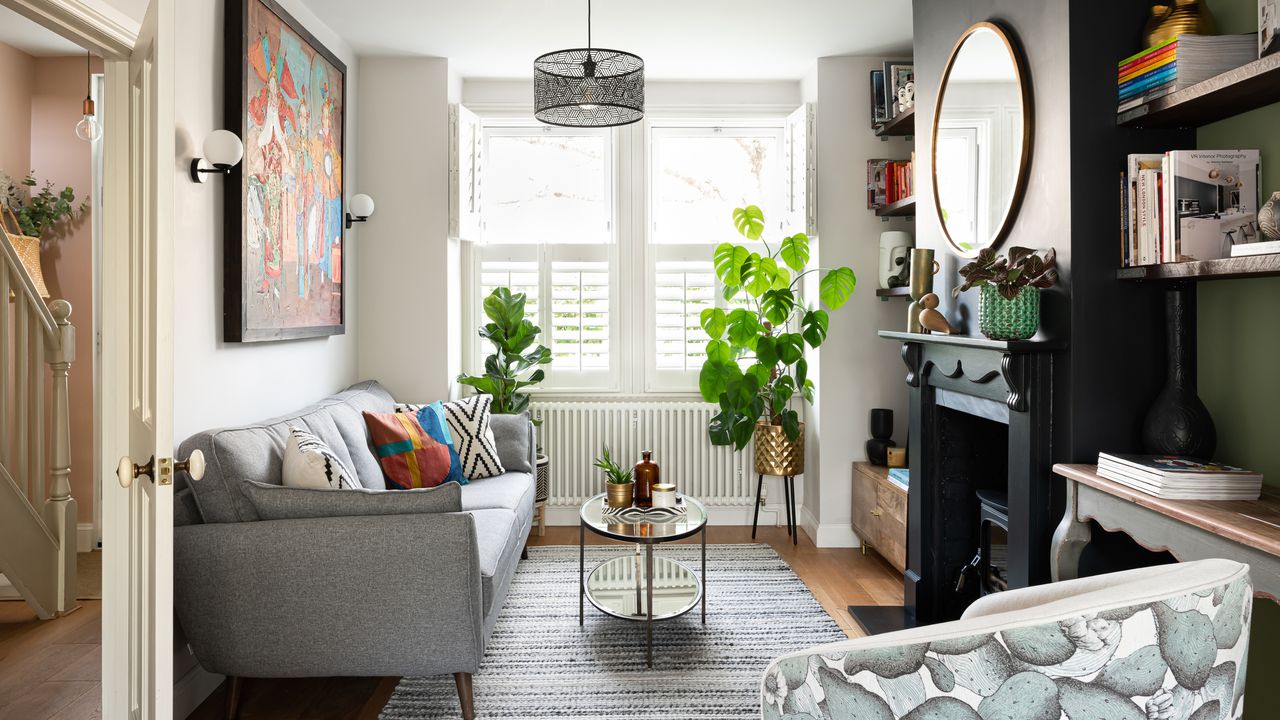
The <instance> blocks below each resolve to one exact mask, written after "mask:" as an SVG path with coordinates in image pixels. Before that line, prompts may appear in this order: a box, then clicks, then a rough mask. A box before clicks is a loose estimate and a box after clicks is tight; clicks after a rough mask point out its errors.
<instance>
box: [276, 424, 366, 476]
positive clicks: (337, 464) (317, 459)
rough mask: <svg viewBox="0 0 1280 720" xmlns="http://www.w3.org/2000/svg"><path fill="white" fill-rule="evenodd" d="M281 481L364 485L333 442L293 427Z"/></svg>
mask: <svg viewBox="0 0 1280 720" xmlns="http://www.w3.org/2000/svg"><path fill="white" fill-rule="evenodd" d="M280 475H281V480H282V482H283V484H284V485H285V486H287V487H295V488H318V489H324V490H352V489H354V488H358V487H361V485H360V481H359V480H357V479H356V474H355V473H354V472H352V471H351V470H350V469H348V468H347V464H346V463H344V462H342V459H341V458H339V457H338V455H337V453H335V452H334V451H333V449H332V448H330V447H329V444H328V443H326V442H325V441H323V440H321V439H320V438H319V437H317V436H316V435H314V434H313V433H311V431H309V430H303V429H302V428H296V427H295V428H289V440H288V442H287V443H286V444H285V448H284V465H283V468H282V469H281V473H280Z"/></svg>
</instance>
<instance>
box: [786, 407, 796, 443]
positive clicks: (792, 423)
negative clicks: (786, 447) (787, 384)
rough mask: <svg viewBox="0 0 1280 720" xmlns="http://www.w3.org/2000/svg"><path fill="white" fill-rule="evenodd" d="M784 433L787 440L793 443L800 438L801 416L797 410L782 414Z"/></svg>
mask: <svg viewBox="0 0 1280 720" xmlns="http://www.w3.org/2000/svg"><path fill="white" fill-rule="evenodd" d="M782 432H784V433H786V434H787V439H788V440H790V441H791V442H795V441H796V438H798V437H800V414H799V413H797V412H796V411H795V410H787V411H785V412H783V413H782Z"/></svg>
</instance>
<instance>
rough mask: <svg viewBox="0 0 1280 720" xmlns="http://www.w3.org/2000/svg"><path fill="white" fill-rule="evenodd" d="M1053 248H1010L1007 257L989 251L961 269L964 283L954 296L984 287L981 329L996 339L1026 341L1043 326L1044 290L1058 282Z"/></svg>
mask: <svg viewBox="0 0 1280 720" xmlns="http://www.w3.org/2000/svg"><path fill="white" fill-rule="evenodd" d="M1056 260H1057V254H1056V253H1055V252H1054V250H1053V248H1049V249H1048V250H1032V249H1030V248H1024V247H1014V248H1009V254H1008V255H1007V256H1002V255H997V254H996V251H995V250H992V249H991V248H986V249H984V250H983V251H982V252H980V253H978V257H976V258H974V260H973V262H971V263H969V264H968V265H965V266H964V267H962V268H960V276H961V277H963V278H964V283H963V284H961V285H960V286H958V287H956V288H955V289H954V290H952V291H951V294H952V296H953V297H959V296H960V293H962V292H964V291H966V290H968V289H969V288H972V287H975V286H976V287H978V288H980V292H981V295H980V296H979V298H978V330H980V331H981V332H982V334H983V335H985V336H987V337H989V338H991V339H992V340H1026V339H1027V338H1029V337H1031V336H1032V335H1035V334H1036V329H1037V328H1039V327H1040V291H1041V290H1044V289H1047V288H1051V287H1053V286H1054V285H1055V284H1057V282H1058V270H1057V267H1056V266H1057V263H1056Z"/></svg>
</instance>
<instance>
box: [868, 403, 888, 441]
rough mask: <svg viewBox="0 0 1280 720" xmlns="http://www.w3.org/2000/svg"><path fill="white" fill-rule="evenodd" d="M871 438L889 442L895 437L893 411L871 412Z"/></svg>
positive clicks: (878, 410)
mask: <svg viewBox="0 0 1280 720" xmlns="http://www.w3.org/2000/svg"><path fill="white" fill-rule="evenodd" d="M871 437H873V438H879V439H881V440H888V439H889V438H891V437H893V411H892V410H890V409H888V408H874V409H872V411H871Z"/></svg>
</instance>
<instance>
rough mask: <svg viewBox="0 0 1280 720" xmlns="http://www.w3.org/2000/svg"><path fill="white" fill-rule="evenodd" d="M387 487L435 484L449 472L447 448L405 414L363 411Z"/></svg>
mask: <svg viewBox="0 0 1280 720" xmlns="http://www.w3.org/2000/svg"><path fill="white" fill-rule="evenodd" d="M364 422H365V424H366V425H368V426H369V435H370V436H371V437H372V438H373V445H374V449H375V451H376V452H377V454H378V464H379V465H381V466H382V472H383V473H384V474H385V475H386V477H387V484H388V487H392V488H396V489H399V490H411V489H413V488H424V487H428V488H429V487H435V486H436V485H439V484H440V483H442V482H444V479H445V477H447V476H448V475H449V448H448V447H447V446H445V445H444V444H442V443H439V442H436V440H435V439H433V438H432V437H431V436H430V435H427V432H426V431H425V430H423V429H422V425H420V424H419V423H418V418H416V417H414V416H413V415H410V414H408V413H371V412H365V413H364Z"/></svg>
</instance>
